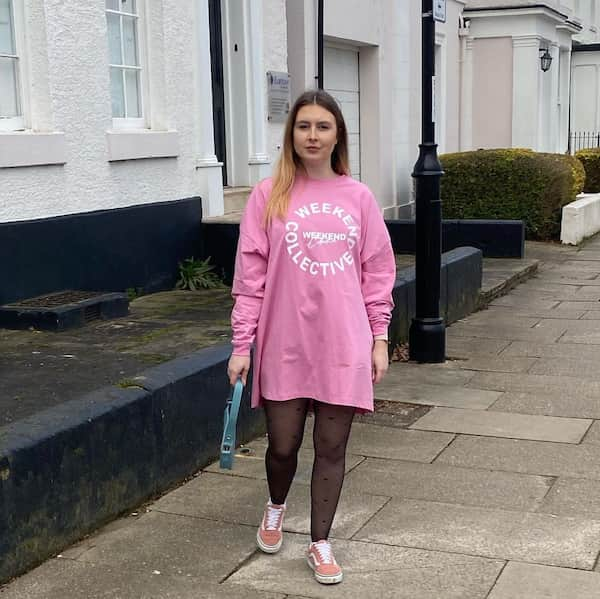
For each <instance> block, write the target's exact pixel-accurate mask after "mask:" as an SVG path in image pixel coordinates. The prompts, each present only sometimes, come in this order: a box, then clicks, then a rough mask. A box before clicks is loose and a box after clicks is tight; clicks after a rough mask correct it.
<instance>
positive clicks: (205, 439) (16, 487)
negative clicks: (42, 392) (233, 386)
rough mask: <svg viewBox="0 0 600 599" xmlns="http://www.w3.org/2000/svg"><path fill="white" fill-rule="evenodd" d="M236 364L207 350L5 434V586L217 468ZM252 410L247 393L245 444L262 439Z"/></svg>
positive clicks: (0, 569) (0, 479)
mask: <svg viewBox="0 0 600 599" xmlns="http://www.w3.org/2000/svg"><path fill="white" fill-rule="evenodd" d="M229 355H230V347H229V345H227V346H220V347H215V348H210V349H206V350H201V351H198V352H195V353H193V354H189V355H186V356H183V357H181V358H177V359H175V360H172V361H171V362H168V363H165V364H162V365H160V366H157V367H155V368H151V369H149V370H147V371H145V372H144V373H142V375H140V376H138V377H136V378H135V379H133V380H132V386H131V387H128V388H118V387H106V388H104V389H100V390H98V391H94V392H92V393H89V394H86V395H84V396H83V397H81V398H78V399H76V400H73V401H69V402H66V403H64V404H61V405H59V406H56V407H53V408H50V409H48V410H45V411H43V412H40V413H39V414H36V415H34V416H31V417H29V418H26V419H23V420H20V421H18V422H17V423H14V424H13V425H11V426H8V427H5V428H4V429H3V430H2V433H1V434H0V582H5V581H6V580H8V579H9V578H11V577H14V576H17V575H19V574H21V573H23V572H25V571H26V570H28V569H30V568H32V567H33V566H35V565H37V564H39V563H40V562H42V561H43V560H45V559H47V558H48V557H50V556H51V555H54V554H56V553H57V552H59V551H61V550H62V549H63V548H64V547H65V546H67V545H69V544H71V543H73V542H74V541H76V540H78V539H80V538H81V537H82V536H84V535H85V534H87V533H89V532H91V531H92V530H95V529H97V528H98V527H100V526H102V525H103V524H104V523H106V522H108V521H110V520H112V519H114V518H115V517H116V516H118V515H119V514H121V513H123V512H124V511H126V510H129V509H131V508H133V507H135V506H138V505H139V504H140V503H142V502H143V501H145V500H147V499H149V498H150V497H152V496H155V495H157V494H159V493H162V492H164V491H165V490H166V489H168V488H170V487H172V486H174V485H175V484H177V483H179V482H180V481H181V480H182V479H184V478H186V477H187V476H189V475H190V474H192V473H193V472H195V471H197V470H198V469H200V468H202V467H203V466H205V465H206V464H208V463H210V462H211V461H212V460H214V459H215V458H216V457H217V456H218V455H219V451H220V441H221V434H222V426H223V410H224V407H225V398H226V397H227V395H228V393H229V381H228V380H227V377H226V375H225V371H226V364H227V360H228V359H229ZM138 384H139V386H138ZM248 389H249V387H248ZM249 404H250V402H249V391H248V392H245V393H244V400H243V405H242V408H241V409H240V415H239V423H238V438H239V440H240V442H241V443H243V442H246V441H248V440H250V439H252V438H254V437H256V436H257V435H259V434H260V433H262V432H263V431H264V424H263V419H262V414H261V413H260V412H259V411H256V410H252V409H251V408H250V405H249Z"/></svg>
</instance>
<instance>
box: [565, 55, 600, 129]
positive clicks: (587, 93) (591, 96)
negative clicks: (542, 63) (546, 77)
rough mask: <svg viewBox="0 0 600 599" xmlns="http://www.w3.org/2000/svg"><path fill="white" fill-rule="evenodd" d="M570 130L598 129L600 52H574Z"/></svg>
mask: <svg viewBox="0 0 600 599" xmlns="http://www.w3.org/2000/svg"><path fill="white" fill-rule="evenodd" d="M572 69H573V74H572V86H573V87H572V95H571V98H572V99H571V131H578V132H582V131H585V132H591V131H600V52H574V53H573V61H572Z"/></svg>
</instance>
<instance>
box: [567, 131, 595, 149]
mask: <svg viewBox="0 0 600 599" xmlns="http://www.w3.org/2000/svg"><path fill="white" fill-rule="evenodd" d="M587 148H600V131H575V132H571V134H570V136H569V151H570V152H571V154H575V152H577V150H586V149H587Z"/></svg>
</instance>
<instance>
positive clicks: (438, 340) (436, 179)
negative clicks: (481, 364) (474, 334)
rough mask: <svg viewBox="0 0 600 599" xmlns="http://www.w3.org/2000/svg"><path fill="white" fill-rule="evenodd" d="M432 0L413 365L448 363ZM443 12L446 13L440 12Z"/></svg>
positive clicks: (425, 22)
mask: <svg viewBox="0 0 600 599" xmlns="http://www.w3.org/2000/svg"><path fill="white" fill-rule="evenodd" d="M433 1H434V0H422V9H423V14H422V82H421V86H422V95H423V97H422V111H421V118H422V130H423V139H422V143H421V144H420V146H419V150H420V151H419V158H418V160H417V162H416V164H415V169H414V172H413V177H414V178H415V180H416V256H415V261H416V315H415V318H413V321H412V323H411V325H410V330H409V354H410V359H411V360H416V361H417V362H428V363H435V362H443V361H444V360H445V359H446V327H445V324H444V319H443V318H441V317H440V279H441V263H442V204H441V200H440V178H441V176H442V175H443V174H444V173H443V171H442V165H441V164H440V161H439V160H438V155H437V144H436V143H435V124H434V121H433V101H434V98H433V93H434V80H435V79H434V77H435V60H434V57H435V21H434V10H433ZM435 2H436V11H439V10H444V9H445V4H446V3H445V0H435ZM444 12H445V11H444Z"/></svg>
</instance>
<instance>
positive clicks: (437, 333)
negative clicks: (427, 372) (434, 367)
mask: <svg viewBox="0 0 600 599" xmlns="http://www.w3.org/2000/svg"><path fill="white" fill-rule="evenodd" d="M408 353H409V357H410V359H411V360H414V361H415V362H423V363H426V364H439V363H440V362H445V361H446V326H445V324H444V320H443V319H442V318H413V321H412V323H411V325H410V330H409V332H408Z"/></svg>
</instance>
